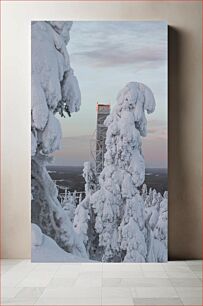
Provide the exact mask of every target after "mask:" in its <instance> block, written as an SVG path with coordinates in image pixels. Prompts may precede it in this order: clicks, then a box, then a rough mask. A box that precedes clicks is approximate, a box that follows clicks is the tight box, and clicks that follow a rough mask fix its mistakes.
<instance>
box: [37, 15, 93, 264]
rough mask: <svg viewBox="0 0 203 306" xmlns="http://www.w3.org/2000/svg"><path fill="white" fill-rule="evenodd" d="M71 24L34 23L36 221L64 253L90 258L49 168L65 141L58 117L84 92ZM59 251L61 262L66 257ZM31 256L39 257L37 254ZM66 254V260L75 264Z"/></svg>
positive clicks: (73, 108) (71, 109)
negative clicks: (73, 58) (70, 46)
mask: <svg viewBox="0 0 203 306" xmlns="http://www.w3.org/2000/svg"><path fill="white" fill-rule="evenodd" d="M71 25H72V22H69V21H35V22H32V30H31V31H32V109H31V136H32V139H31V140H32V151H31V153H32V222H33V223H36V224H38V226H39V227H40V228H41V230H42V232H43V233H44V234H45V235H47V236H49V237H51V238H53V239H54V240H55V241H56V243H57V244H58V246H59V247H60V248H63V250H64V251H65V252H64V253H65V254H66V252H67V254H68V253H72V254H74V255H76V256H80V257H83V258H86V257H87V254H86V250H85V246H84V244H83V242H82V240H81V239H80V237H79V235H77V233H76V232H75V231H74V228H73V224H72V222H71V220H70V217H71V218H72V220H73V216H69V214H68V213H65V211H64V210H63V208H62V207H61V205H60V203H59V201H58V198H57V196H58V192H57V188H56V185H55V183H54V182H53V181H52V180H51V178H50V176H49V174H48V172H47V169H46V165H47V164H48V163H49V162H50V157H49V154H50V153H53V152H54V151H56V150H58V149H59V148H60V143H61V135H62V133H61V126H60V122H59V120H58V119H57V118H56V117H55V115H56V114H57V113H59V114H60V115H61V116H64V114H65V113H67V114H68V116H70V114H71V113H72V112H77V111H78V110H79V109H80V103H81V95H80V89H79V85H78V81H77V79H76V77H75V76H74V73H73V70H72V68H71V67H70V62H69V55H68V52H67V48H66V45H67V43H68V41H69V39H70V36H69V31H70V29H71ZM51 238H48V237H46V239H45V242H46V243H45V246H44V247H45V249H46V255H44V256H45V257H46V258H47V256H48V254H47V252H48V248H49V247H50V248H51V249H52V248H56V247H55V246H54V245H53V240H51ZM59 247H58V249H59V250H60V248H59ZM45 249H43V252H45ZM38 250H39V249H38ZM59 250H58V251H56V252H57V254H58V256H59V257H58V258H57V259H56V260H57V261H61V260H62V259H61V258H62V257H61V256H65V254H64V253H63V254H61V253H62V252H61V250H60V252H59ZM50 252H51V250H50ZM33 254H35V255H34V256H35V259H36V254H38V255H39V252H38V253H37V251H36V252H34V253H33ZM40 254H42V253H40ZM67 254H66V256H65V257H64V258H67V261H71V256H68V257H67ZM39 256H40V255H39ZM40 258H41V257H40ZM68 259H69V260H68ZM47 260H48V259H47Z"/></svg>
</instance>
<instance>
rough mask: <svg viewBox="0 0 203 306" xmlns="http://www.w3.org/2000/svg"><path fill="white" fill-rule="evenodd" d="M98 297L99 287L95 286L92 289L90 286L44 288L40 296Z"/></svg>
mask: <svg viewBox="0 0 203 306" xmlns="http://www.w3.org/2000/svg"><path fill="white" fill-rule="evenodd" d="M78 296H80V298H87V297H88V298H89V297H91V298H99V297H101V288H97V287H95V288H94V290H93V289H92V288H91V287H86V288H85V287H78V286H74V287H72V288H62V289H61V288H60V289H45V290H44V292H43V294H42V296H41V297H47V298H67V297H69V298H78Z"/></svg>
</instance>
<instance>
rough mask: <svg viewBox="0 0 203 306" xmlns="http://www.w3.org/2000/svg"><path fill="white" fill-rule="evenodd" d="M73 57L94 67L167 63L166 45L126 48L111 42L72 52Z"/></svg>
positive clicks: (150, 65)
mask: <svg viewBox="0 0 203 306" xmlns="http://www.w3.org/2000/svg"><path fill="white" fill-rule="evenodd" d="M71 56H72V59H73V60H75V61H80V62H83V63H86V64H87V65H91V66H94V67H104V68H105V67H115V66H121V65H131V64H132V65H138V66H143V65H144V66H145V65H146V66H147V68H149V67H152V66H153V67H159V66H161V65H163V64H164V63H165V60H166V52H165V47H164V46H162V45H160V46H157V47H153V48H152V47H147V46H145V47H141V48H136V49H134V50H129V49H126V48H125V46H122V45H121V44H111V45H110V46H109V45H107V46H105V47H104V46H103V47H101V48H94V49H92V50H86V51H85V50H84V51H80V52H75V53H73V54H71Z"/></svg>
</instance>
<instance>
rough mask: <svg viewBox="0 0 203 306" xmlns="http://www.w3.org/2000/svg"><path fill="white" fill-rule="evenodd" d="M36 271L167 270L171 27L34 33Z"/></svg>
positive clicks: (42, 27)
mask: <svg viewBox="0 0 203 306" xmlns="http://www.w3.org/2000/svg"><path fill="white" fill-rule="evenodd" d="M31 45H32V50H31V52H32V54H31V61H32V63H31V65H32V76H31V80H32V84H31V91H32V95H31V102H32V103H31V104H32V105H31V142H32V144H31V194H32V196H31V222H32V224H31V227H32V246H31V247H32V261H33V262H91V263H94V262H105V263H109V262H113V263H114V262H116V263H134V262H165V261H167V253H168V248H167V232H168V230H167V226H168V191H167V190H168V187H167V24H166V23H165V22H162V21H98V22H96V21H33V22H32V24H31Z"/></svg>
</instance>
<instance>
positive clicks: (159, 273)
mask: <svg viewBox="0 0 203 306" xmlns="http://www.w3.org/2000/svg"><path fill="white" fill-rule="evenodd" d="M143 276H144V277H146V278H148V277H149V278H168V274H167V272H165V271H144V272H143Z"/></svg>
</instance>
